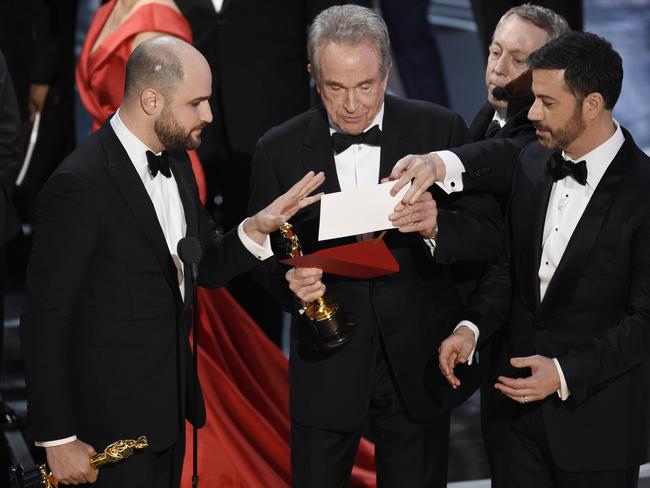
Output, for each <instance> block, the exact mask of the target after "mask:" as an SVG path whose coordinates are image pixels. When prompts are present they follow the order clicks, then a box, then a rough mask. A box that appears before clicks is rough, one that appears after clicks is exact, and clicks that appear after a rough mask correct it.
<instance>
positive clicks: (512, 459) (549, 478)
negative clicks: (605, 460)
mask: <svg viewBox="0 0 650 488" xmlns="http://www.w3.org/2000/svg"><path fill="white" fill-rule="evenodd" d="M596 435H597V434H596ZM493 449H494V450H493V452H492V453H491V461H492V468H493V470H494V471H493V473H492V486H493V488H528V487H532V486H534V487H535V488H636V486H637V484H638V481H639V468H638V467H636V468H634V469H627V470H615V471H587V472H574V471H564V470H562V469H560V468H559V467H558V465H557V464H556V463H555V461H554V460H553V455H552V453H551V451H550V449H549V446H548V442H547V440H546V431H545V429H544V422H543V419H542V414H541V411H540V409H539V408H538V407H537V406H535V405H530V406H522V407H521V409H520V411H519V413H518V414H517V415H516V416H515V417H514V418H513V420H512V422H511V424H510V428H509V429H508V430H507V431H506V433H505V439H503V442H502V443H500V446H499V447H498V448H495V447H494V446H493Z"/></svg>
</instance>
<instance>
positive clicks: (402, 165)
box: [388, 154, 413, 188]
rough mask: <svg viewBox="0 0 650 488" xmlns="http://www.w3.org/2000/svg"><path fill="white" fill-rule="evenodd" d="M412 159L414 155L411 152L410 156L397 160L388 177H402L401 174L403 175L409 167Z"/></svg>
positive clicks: (392, 178)
mask: <svg viewBox="0 0 650 488" xmlns="http://www.w3.org/2000/svg"><path fill="white" fill-rule="evenodd" d="M412 159H413V157H412V156H411V155H410V154H409V155H408V156H404V157H403V158H402V159H400V160H399V161H397V163H395V166H393V169H392V171H391V172H390V175H388V179H389V180H398V179H399V178H400V176H402V173H403V172H404V171H405V170H406V169H407V168H408V166H409V164H410V163H411V160H412ZM393 188H394V187H393Z"/></svg>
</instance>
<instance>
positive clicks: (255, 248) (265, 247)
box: [237, 219, 273, 261]
mask: <svg viewBox="0 0 650 488" xmlns="http://www.w3.org/2000/svg"><path fill="white" fill-rule="evenodd" d="M247 220H248V219H244V221H243V222H242V223H241V224H239V226H238V227H237V235H238V236H239V240H240V241H241V243H242V244H243V245H244V247H245V248H246V249H248V251H249V252H250V253H251V254H252V255H254V256H255V257H256V258H257V259H259V260H260V261H264V260H265V259H267V258H270V257H271V256H273V249H271V238H270V237H269V236H268V235H267V236H266V239H264V242H263V243H262V245H261V246H260V245H259V244H258V243H257V242H255V241H254V240H253V239H251V238H250V237H248V236H247V235H246V232H244V224H245V223H246V221H247Z"/></svg>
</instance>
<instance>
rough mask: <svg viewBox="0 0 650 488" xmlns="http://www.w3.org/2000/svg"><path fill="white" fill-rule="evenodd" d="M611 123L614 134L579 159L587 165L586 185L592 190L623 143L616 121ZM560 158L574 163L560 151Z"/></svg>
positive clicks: (619, 127) (623, 138) (623, 137)
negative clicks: (613, 126) (614, 127)
mask: <svg viewBox="0 0 650 488" xmlns="http://www.w3.org/2000/svg"><path fill="white" fill-rule="evenodd" d="M612 120H613V119H612ZM613 122H614V125H615V126H616V130H615V131H614V134H612V136H611V137H610V138H609V139H607V140H606V141H605V142H603V143H602V144H601V145H600V146H598V147H596V148H594V149H592V150H591V151H589V152H588V153H587V154H585V155H584V156H582V157H581V158H580V160H581V161H585V162H586V163H587V184H588V185H589V187H590V188H592V189H594V188H596V187H597V186H598V183H600V180H601V179H602V177H603V175H604V174H605V171H607V168H608V167H609V165H610V163H611V162H612V161H613V160H614V158H615V157H616V154H617V153H618V151H619V150H620V149H621V146H622V145H623V143H624V142H625V136H624V135H623V131H622V130H621V126H620V124H619V123H618V122H617V121H616V120H613ZM562 157H563V158H564V159H565V160H567V161H572V162H576V161H574V160H573V159H571V158H570V157H569V156H568V155H567V154H566V153H565V152H564V151H562Z"/></svg>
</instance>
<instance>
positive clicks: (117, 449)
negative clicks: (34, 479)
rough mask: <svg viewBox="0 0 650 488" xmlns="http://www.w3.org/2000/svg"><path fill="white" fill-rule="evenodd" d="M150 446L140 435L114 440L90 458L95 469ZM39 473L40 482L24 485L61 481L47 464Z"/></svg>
mask: <svg viewBox="0 0 650 488" xmlns="http://www.w3.org/2000/svg"><path fill="white" fill-rule="evenodd" d="M148 446H149V442H148V441H147V438H146V437H145V436H140V437H138V438H137V439H135V440H133V439H124V440H119V441H117V442H113V443H112V444H111V445H110V446H108V447H107V448H106V449H104V451H103V452H100V453H99V454H95V455H94V456H92V457H91V458H90V465H91V466H92V467H93V469H98V468H101V467H102V466H105V465H107V464H111V463H118V462H120V461H123V460H125V459H126V458H128V457H129V456H131V455H132V454H133V453H134V452H135V451H136V450H141V449H144V448H146V447H148ZM37 470H38V474H39V478H40V479H39V480H38V481H39V483H38V484H29V483H27V484H25V485H24V486H25V487H26V488H27V487H33V488H37V487H38V488H41V487H42V488H57V487H58V486H59V481H58V480H57V479H56V478H55V476H54V475H53V474H52V472H51V471H50V470H49V469H48V467H47V465H46V464H41V465H39V466H38V468H37ZM29 474H30V473H25V475H24V477H25V478H27V477H29Z"/></svg>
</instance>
